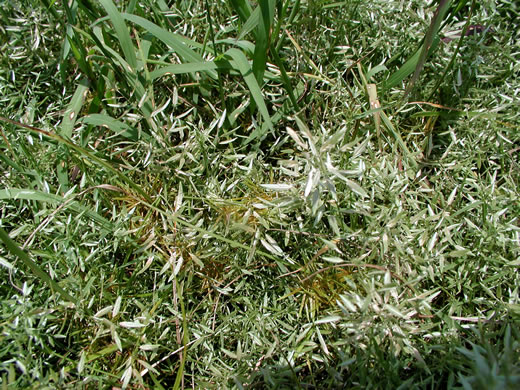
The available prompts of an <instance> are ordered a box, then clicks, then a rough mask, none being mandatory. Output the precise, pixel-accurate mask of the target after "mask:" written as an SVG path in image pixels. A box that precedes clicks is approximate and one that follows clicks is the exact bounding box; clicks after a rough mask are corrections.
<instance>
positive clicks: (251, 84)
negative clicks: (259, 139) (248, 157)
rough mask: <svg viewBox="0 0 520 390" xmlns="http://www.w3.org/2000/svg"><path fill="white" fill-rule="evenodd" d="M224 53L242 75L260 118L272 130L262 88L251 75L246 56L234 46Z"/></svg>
mask: <svg viewBox="0 0 520 390" xmlns="http://www.w3.org/2000/svg"><path fill="white" fill-rule="evenodd" d="M226 54H227V55H229V56H230V57H231V58H232V59H233V61H231V65H232V66H234V67H235V68H236V69H237V70H238V71H240V73H241V74H242V77H244V81H245V82H246V84H247V87H248V88H249V91H250V92H251V96H252V97H253V100H254V101H255V103H256V105H257V106H258V111H260V114H261V115H262V118H263V119H264V121H265V122H266V123H267V125H268V126H269V128H270V129H271V130H272V131H274V128H273V123H272V121H271V117H270V115H269V111H268V110H267V106H266V105H265V101H264V97H263V96H262V90H261V89H260V86H259V85H258V82H257V80H256V78H255V76H254V75H253V72H252V70H251V67H250V66H249V62H248V61H247V58H246V56H245V55H244V53H242V52H241V51H240V50H238V49H234V48H233V49H229V50H228V51H227V52H226Z"/></svg>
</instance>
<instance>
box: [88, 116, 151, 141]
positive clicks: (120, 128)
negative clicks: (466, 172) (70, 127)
mask: <svg viewBox="0 0 520 390" xmlns="http://www.w3.org/2000/svg"><path fill="white" fill-rule="evenodd" d="M78 122H81V123H85V124H87V125H92V126H102V127H105V128H108V129H110V130H112V131H113V132H114V133H115V135H121V136H123V137H125V138H127V139H129V140H132V141H137V140H138V139H139V134H138V132H137V129H135V128H133V127H130V126H129V125H127V124H126V123H124V122H121V121H118V120H117V119H114V118H112V117H111V116H108V115H105V114H90V115H87V116H84V117H82V118H80V119H79V120H78ZM141 137H142V138H143V139H144V140H145V141H147V140H150V138H151V137H150V136H149V135H148V134H145V133H142V134H141Z"/></svg>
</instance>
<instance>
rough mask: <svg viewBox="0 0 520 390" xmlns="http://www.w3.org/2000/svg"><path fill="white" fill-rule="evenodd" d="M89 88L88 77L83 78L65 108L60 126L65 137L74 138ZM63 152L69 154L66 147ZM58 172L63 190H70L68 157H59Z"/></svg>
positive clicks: (61, 133)
mask: <svg viewBox="0 0 520 390" xmlns="http://www.w3.org/2000/svg"><path fill="white" fill-rule="evenodd" d="M89 89H90V87H89V81H88V80H87V79H83V80H81V81H80V83H79V85H78V87H77V88H76V92H74V95H73V96H72V99H71V101H70V103H69V105H68V107H67V109H66V110H65V114H64V115H63V120H62V122H61V127H60V135H61V136H62V137H64V138H65V139H71V138H72V130H73V129H74V125H75V123H76V118H77V116H78V113H79V112H80V110H81V108H82V107H83V103H84V102H85V97H86V96H87V94H88V91H89ZM63 154H65V155H66V154H67V150H66V149H65V153H63ZM56 172H57V175H58V181H59V183H60V185H61V190H62V191H63V192H67V191H68V190H69V175H68V164H67V161H66V159H64V158H61V159H58V162H57V165H56Z"/></svg>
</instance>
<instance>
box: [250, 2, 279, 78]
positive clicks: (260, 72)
mask: <svg viewBox="0 0 520 390" xmlns="http://www.w3.org/2000/svg"><path fill="white" fill-rule="evenodd" d="M258 6H259V7H260V12H261V20H260V23H258V27H257V33H256V40H255V52H254V54H253V74H254V75H255V78H256V81H257V82H258V84H259V85H262V84H263V79H264V72H265V67H266V64H267V52H268V49H269V43H270V40H271V36H270V33H271V25H272V24H273V18H274V1H273V0H260V1H259V3H258Z"/></svg>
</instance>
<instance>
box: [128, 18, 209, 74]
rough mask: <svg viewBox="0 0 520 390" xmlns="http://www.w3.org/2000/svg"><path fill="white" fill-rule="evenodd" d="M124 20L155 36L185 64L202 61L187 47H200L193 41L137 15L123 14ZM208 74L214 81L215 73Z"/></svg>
mask: <svg viewBox="0 0 520 390" xmlns="http://www.w3.org/2000/svg"><path fill="white" fill-rule="evenodd" d="M122 16H123V17H124V18H125V19H126V20H129V21H131V22H133V23H135V24H137V25H139V26H141V27H142V28H144V29H145V30H147V31H148V32H149V33H150V34H152V35H153V36H155V37H156V38H157V39H159V40H160V41H162V42H163V43H164V44H166V45H168V46H169V47H171V48H172V49H174V50H175V52H176V53H177V54H178V55H179V56H180V57H181V58H182V59H183V60H185V61H186V62H202V61H203V59H202V57H201V56H200V55H198V54H197V53H196V52H195V51H194V50H192V49H190V48H189V46H195V47H196V46H200V47H202V46H201V45H199V44H195V43H194V42H193V41H191V40H189V39H187V38H185V37H182V36H181V35H179V34H175V33H172V32H170V31H167V30H165V29H163V28H161V27H159V26H157V25H156V24H154V23H152V22H150V21H148V20H146V19H144V18H142V17H140V16H137V15H131V14H123V15H122ZM208 74H209V75H210V76H211V77H212V78H214V79H216V78H217V73H216V72H211V71H209V72H208Z"/></svg>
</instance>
